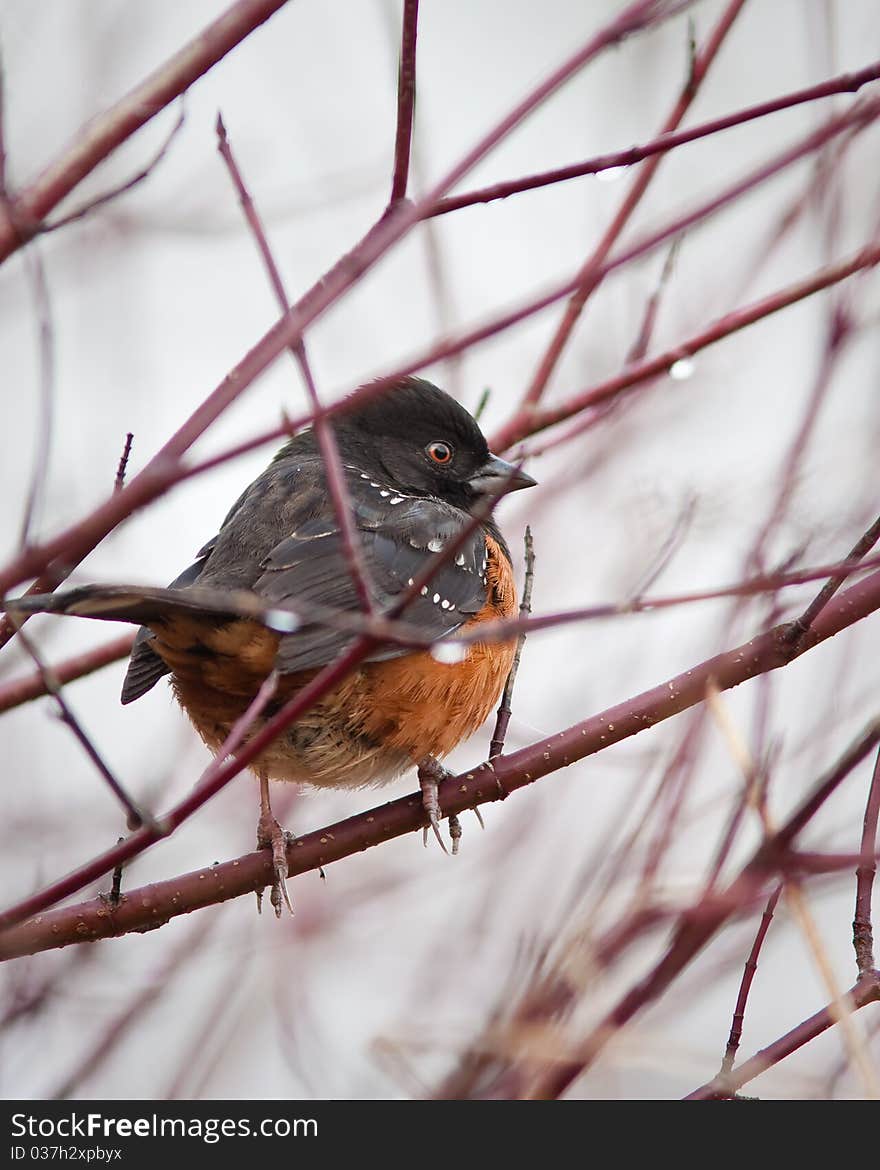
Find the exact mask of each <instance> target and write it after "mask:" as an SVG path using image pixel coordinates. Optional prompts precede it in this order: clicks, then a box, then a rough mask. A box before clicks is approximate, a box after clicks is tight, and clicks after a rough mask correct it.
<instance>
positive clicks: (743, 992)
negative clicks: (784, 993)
mask: <svg viewBox="0 0 880 1170" xmlns="http://www.w3.org/2000/svg"><path fill="white" fill-rule="evenodd" d="M781 893H782V885H781V884H780V885H778V886H777V887H776V889H775V890H774V891H773V893H772V894H771V895H770V897H769V898H768V899H767V905H766V906H765V907H764V913H763V914H762V915H761V921H760V924H759V925H758V932H757V934H756V935H755V940H754V942H753V943H752V949H751V950H750V951H749V957H748V958H747V959H746V965H745V968H744V970H743V974H742V980H741V982H740V985H739V994H738V995H737V997H736V1007H735V1008H734V1010H733V1020H732V1021H731V1024H730V1035H729V1037H728V1039H727V1048H726V1050H725V1052H724V1058H723V1059H722V1061H721V1070H720V1071H719V1073H718V1077H719V1079H720V1078H723V1077H726V1076H728V1075H729V1074H730V1072H731V1071H732V1069H733V1062H734V1061H735V1060H736V1053H737V1050H738V1049H739V1043H740V1040H741V1039H742V1029H743V1021H744V1020H745V1013H746V1004H747V1003H748V999H749V992H750V991H751V988H752V980H753V979H754V978H755V973H756V972H757V970H758V956H759V955H760V953H761V948H762V947H763V945H764V939H765V938H766V937H767V931H768V930H769V929H770V923H771V922H772V921H773V915H774V913H775V911H776V903H777V902H778V901H779V895H780V894H781Z"/></svg>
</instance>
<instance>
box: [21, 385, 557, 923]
mask: <svg viewBox="0 0 880 1170" xmlns="http://www.w3.org/2000/svg"><path fill="white" fill-rule="evenodd" d="M328 422H329V424H330V425H331V426H332V430H333V436H334V439H335V446H336V448H337V451H338V456H339V462H340V464H341V471H342V476H343V478H344V482H345V489H346V494H347V497H348V504H349V506H350V517H351V528H353V530H354V539H355V540H356V542H357V545H358V548H359V559H360V563H361V565H362V571H363V580H364V582H365V583H366V587H367V588H368V590H369V597H370V602H371V607H374V613H380V614H381V613H387V612H394V611H393V609H391V610H390V611H389V607H393V606H394V604H395V602H397V608H398V609H399V611H400V612H399V613H395V615H394V616H396V617H398V618H399V619H400V621H401V622H405V623H406V625H407V627H409V628H410V629H412V628H413V627H414V628H415V631H416V632H418V634H419V635H420V639H421V643H422V644H421V645H418V646H413V645H412V644H410V645H403V644H401V643H399V642H398V643H393V642H384V643H383V642H375V643H374V644H373V646H372V648H371V649H370V650H369V652H368V653H367V654H366V655H365V657H364V658H363V660H362V661H361V662H360V663H359V664H358V665H357V666H355V667H354V669H353V670H352V671H351V672H350V673H349V674H348V675H347V676H346V677H345V678H344V679H343V680H342V681H341V682H339V683H338V684H337V685H335V686H334V687H333V688H332V689H331V690H330V691H329V692H328V693H326V694H324V695H323V697H321V698H320V699H318V701H317V702H315V703H314V704H313V706H312V707H311V708H310V709H309V710H307V711H306V712H305V713H304V714H302V715H301V716H300V718H298V719H297V720H296V721H295V722H294V723H292V724H291V725H289V726H288V727H287V728H286V730H285V731H283V732H282V733H281V734H280V735H279V736H278V737H277V738H276V739H275V740H274V742H273V743H272V744H271V745H270V746H268V747H267V748H266V749H265V750H264V751H263V752H262V753H261V754H260V755H259V756H258V757H257V758H256V760H254V761H253V762H252V764H251V767H252V769H253V770H254V771H255V773H256V775H257V777H258V779H259V781H260V808H261V811H260V818H259V822H258V828H257V845H258V848H271V850H272V857H273V880H272V887H271V900H272V905H273V908H274V910H275V913H276V915H278V916H280V915H281V912H282V902H285V903H286V904H287V906H288V908H290V905H291V903H290V898H289V895H288V892H287V885H286V878H287V863H286V846H287V843H288V842H289V840H290V835H289V834H287V833H285V831H284V830H282V829H281V827H280V825H279V824H278V822H277V820H276V819H275V817H274V815H273V814H272V811H271V804H270V797H269V781H270V780H272V781H276V780H281V781H293V782H295V783H297V784H299V785H304V786H308V787H312V788H324V787H332V788H352V789H356V788H362V787H366V786H373V785H378V784H384V783H388V782H390V781H393V780H395V779H396V778H398V777H399V776H400V775H401V774H402V773H403V772H405V771H407V770H408V769H410V768H411V767H413V766H416V767H418V768H419V777H420V781H421V782H422V787H423V793H424V800H425V806H426V810H427V814H428V817H429V820H430V824H431V825H432V826H433V828H434V831H435V833H436V834H437V836H438V838H439V812H438V804H437V798H436V786H437V779H438V777H439V776H440V775H442V774H443V769H442V766H440V764H439V761H440V760H442V759H443V758H444V757H445V756H446V755H448V754H449V753H450V752H451V751H452V750H453V749H454V748H455V747H457V746H458V744H459V743H461V742H463V741H464V740H465V739H467V738H468V737H469V736H471V735H472V734H473V733H474V732H475V731H476V730H477V729H478V728H479V727H480V726H481V725H482V723H483V722H484V721H485V720H486V718H487V716H488V715H489V713H490V712H491V711H492V709H493V707H494V706H495V704H496V703H497V701H498V698H499V696H500V694H501V691H502V689H503V686H504V683H505V680H506V678H507V675H508V672H509V670H510V667H511V665H512V662H513V657H514V653H515V638H513V637H511V638H510V639H506V640H487V641H485V642H481V641H479V640H476V639H474V637H473V628H474V627H475V626H479V625H480V624H481V623H484V622H494V621H497V620H498V619H510V618H513V617H515V616H516V613H517V607H518V601H517V591H516V585H515V581H514V574H513V566H512V562H511V556H510V551H509V549H508V546H507V544H506V542H505V540H504V537H503V536H502V534H501V532H500V530H499V528H498V526H497V524H496V522H495V520H494V519H493V517H492V515H491V507H492V506H493V504H494V502H496V501H497V499H498V498H499V497H500V496H501V495H502V494H504V493H506V492H508V491H515V490H519V489H522V488H527V487H532V486H534V485H535V483H536V481H535V480H534V479H533V478H532V477H531V476H530V475H528V474H527V473H526V472H525V471H523V470H522V469H521V468H520V467H517V466H514V465H513V464H511V463H508V462H507V461H505V460H503V459H501V458H499V457H498V456H496V455H493V454H492V453H491V452H490V450H489V447H488V444H487V442H486V439H485V437H484V435H483V433H482V431H481V429H480V427H479V425H478V423H477V422H476V421H475V420H474V418H473V417H472V416H471V415H470V414H469V413H468V411H467V410H466V409H465V408H464V407H463V406H462V405H461V404H460V403H459V402H458V401H456V399H454V398H453V397H452V396H451V395H449V394H448V393H446V392H445V391H444V390H441V389H440V388H439V387H437V386H435V385H434V384H432V383H431V382H429V381H427V380H425V379H423V378H417V377H407V378H402V379H399V380H397V381H396V382H394V383H392V384H391V385H390V386H389V387H387V388H386V389H385V390H384V391H381V392H377V393H372V394H366V395H364V394H361V395H358V394H357V393H356V394H355V395H354V397H353V401H352V404H351V406H350V407H349V408H348V409H347V410H345V411H343V412H340V413H338V414H335V415H332V416H330V418H329V419H328ZM348 539H349V541H350V540H351V537H350V536H349V538H348ZM450 543H455V544H457V547H456V549H455V551H454V555H449V556H448V557H447V559H446V560H445V561H444V563H442V565H441V567H440V568H439V569H438V570H437V572H436V573H435V574H434V575H433V576H432V577H431V578H430V580H428V581H427V582H426V583H425V584H422V585H421V586H420V587H416V588H414V582H416V578H417V577H418V576H419V574H420V573H423V572H424V570H425V567H426V565H428V564H429V563H430V562H431V561H432V560H433V559H434V558H435V557H436V558H437V560H438V561H439V560H440V559H441V558H440V556H438V554H442V552H443V550H444V549H445V548H446V547H447V545H448V544H450ZM351 557H352V554H351V547H350V544H349V545H347V544H346V534H345V532H344V531H343V526H342V525H341V523H340V520H339V516H338V512H337V507H336V505H335V504H334V502H333V499H332V496H331V493H330V491H329V489H328V473H327V471H326V468H325V462H324V458H323V456H322V453H321V447H320V442H319V436H318V435H317V434H316V431H315V428H314V426H310V427H308V428H307V429H305V430H303V431H301V432H299V433H298V434H295V435H294V436H293V437H292V438H290V439H289V440H288V441H287V442H286V443H285V444H284V446H283V447H282V448H281V449H280V450H279V451H278V453H277V454H276V455H275V457H274V458H273V459H272V461H271V462H270V464H269V465H268V467H267V468H266V469H265V470H264V471H263V472H262V473H261V474H260V475H259V476H257V478H256V479H255V480H254V481H253V482H252V483H251V484H250V485H249V486H248V487H247V488H245V490H244V491H243V492H242V493H241V495H240V496H239V498H238V499H237V500H236V501H235V503H234V504H233V505H232V507H231V508H230V509H229V511H228V513H227V515H226V518H225V519H224V521H223V523H222V524H221V525H220V528H219V530H218V532H217V534H216V535H215V536H213V537H212V538H211V539H210V540H208V541H207V542H206V543H205V544H204V545H203V546H202V547H201V549H200V550H199V552H198V553H197V554H196V559H195V561H194V563H193V564H192V565H190V566H189V567H188V568H187V569H185V570H184V572H183V573H181V574H180V575H179V576H178V577H177V578H175V580H174V581H172V583H171V584H170V586H168V588H167V589H139V588H137V587H128V586H110V585H85V586H80V587H78V588H74V589H70V590H66V591H63V592H59V593H56V594H51V595H42V596H41V595H36V596H29V597H25V598H22V599H19V601H18V608H19V609H20V611H23V612H31V613H33V612H54V613H67V614H74V615H78V616H83V617H93V618H100V619H103V620H113V621H126V622H131V623H133V624H137V625H139V626H140V628H139V630H138V632H137V635H136V637H135V640H134V644H133V648H132V651H131V656H130V659H129V662H128V668H127V671H126V674H125V679H124V682H123V686H122V695H121V700H122V703H123V704H129V703H132V702H134V701H135V700H136V699H139V698H141V697H142V696H143V695H145V694H147V692H148V691H150V690H152V688H153V687H154V686H155V685H156V684H157V683H158V682H159V680H160V679H162V678H163V677H165V676H166V675H167V676H170V682H171V688H172V691H173V693H174V696H175V698H176V699H177V701H178V702H179V704H180V706H181V707H182V708H183V710H184V711H185V712H186V714H187V715H188V716H189V719H190V720H191V722H192V724H193V726H194V727H195V730H196V731H197V732H198V734H199V735H200V737H201V738H202V740H203V741H204V743H205V744H206V746H207V747H208V748H209V749H210V750H211V751H212V752H215V753H216V752H217V751H218V750H219V749H220V748H221V746H222V745H223V743H224V741H225V740H226V738H227V736H228V734H229V732H230V730H231V729H232V727H233V725H234V724H235V723H236V721H237V720H239V719H240V718H241V717H242V716H243V714H244V713H245V712H246V711H247V709H248V707H249V705H250V704H251V703H252V702H253V700H254V698H255V696H256V695H257V693H258V692H259V691H260V688H261V686H262V685H263V684H264V682H265V680H266V679H267V677H269V676H270V675H272V676H273V679H274V681H275V686H276V689H275V692H274V693H273V694H272V696H271V699H270V700H269V702H268V703H267V704H266V705H265V706H264V707H263V709H262V711H261V712H260V714H259V716H258V717H257V718H256V719H255V720H254V722H253V724H252V726H251V728H250V729H249V733H248V734H249V735H253V734H255V733H257V732H258V731H259V730H260V728H261V727H262V726H264V725H265V722H266V721H267V720H268V719H269V718H271V716H272V715H273V714H275V713H277V711H278V710H279V709H280V708H281V706H283V705H284V703H285V702H287V701H288V700H289V699H290V698H291V697H292V696H294V695H295V694H297V693H298V692H299V691H301V689H302V688H303V687H304V686H305V685H307V683H308V682H309V681H310V680H311V679H313V678H314V677H315V675H316V674H317V673H318V672H319V671H320V670H321V669H322V668H323V667H325V666H327V665H328V664H329V663H331V662H333V661H334V660H336V659H338V658H339V656H340V655H341V654H343V653H344V652H345V651H346V650H348V649H349V648H350V647H351V646H352V645H353V643H354V642H355V640H356V639H357V637H358V630H357V628H356V626H357V623H356V622H353V621H351V620H349V621H345V620H341V621H335V622H334V621H333V620H332V617H333V615H338V616H339V617H340V618H342V619H345V618H349V619H350V618H352V617H357V616H358V615H360V614H363V588H364V585H363V584H362V585H361V586H360V588H359V586H358V582H357V580H356V578H355V576H354V575H353V572H352V569H351ZM417 585H418V582H416V586H417ZM407 591H409V593H410V594H413V595H412V596H411V597H407ZM225 597H228V598H230V602H229V604H228V606H227V605H225V604H224V603H223V598H225ZM218 599H219V600H218ZM209 600H210V604H208V601H209ZM245 600H248V601H251V602H252V603H253V606H252V607H251V608H249V606H248V605H246V604H245ZM402 602H403V603H404V604H401V603H402ZM6 605H7V608H9V609H14V608H15V606H16V602H9V601H7V603H6ZM252 609H253V615H254V616H251V610H252ZM267 614H268V617H267ZM328 614H329V615H330V617H328V616H327V615H328ZM261 617H262V619H263V620H260V618H261ZM463 631H470V632H471V633H470V634H469V637H468V640H467V641H463V642H462V643H461V645H460V646H459V647H456V646H455V645H454V642H453V643H452V652H450V651H449V645H448V640H449V639H450V637H452V638H454V636H455V635H456V634H457V633H459V632H463ZM437 639H444V640H446V641H444V643H442V646H443V652H441V651H440V650H439V649H438V647H437V646H433V643H434V642H435V640H437ZM426 832H427V827H426ZM441 844H442V839H441ZM258 902H259V895H258Z"/></svg>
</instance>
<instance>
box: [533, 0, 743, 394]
mask: <svg viewBox="0 0 880 1170" xmlns="http://www.w3.org/2000/svg"><path fill="white" fill-rule="evenodd" d="M745 3H746V0H730V2H729V3H728V5H727V7H726V8H725V10H724V12H723V14H722V16H721V19H720V20H719V21H718V24H717V25H716V27H715V29H714V31H713V32H712V34H711V36H710V37H709V40H708V42H707V43H706V46H705V47H704V48H703V50H702V51H701V52H700V54H699V56H698V57H697V58H696V60H694V61H693V62H692V67H691V69H690V70H689V73H688V77H687V80H686V81H685V84H684V87H683V89H682V91H681V93H680V94H679V97H678V100H677V101H676V103H675V105H674V106H673V107H672V110H671V111H670V113H669V115H668V117H667V118H666V121H665V122H664V123H663V129H662V131H661V134H669V133H671V132H672V131H673V130H675V129H676V127H677V126H678V125H679V124H680V122H681V120H682V118H684V116H685V114H686V113H687V112H688V110H689V109H690V106H691V103H692V102H693V100H694V98H695V97H696V96H697V93H698V91H699V89H700V85H701V84H702V82H703V79H704V78H705V76H706V74H707V73H708V72H709V69H710V68H711V65H712V62H713V61H714V60H715V58H716V57H717V55H718V53H719V51H720V49H721V46H722V44H723V43H724V41H725V39H726V37H727V34H728V33H729V32H730V29H731V28H732V26H733V23H734V21H735V20H736V18H737V17H738V16H739V14H740V12H741V11H742V9H743V6H744V5H745ZM661 161H662V155H660V154H655V155H654V156H653V157H652V158H651V159H649V160H648V162H647V163H646V165H645V166H644V167H642V168H641V169H640V170H639V172H638V174H637V175H636V177H635V179H634V180H633V183H632V185H631V186H630V188H629V190H628V191H627V193H626V197H625V198H624V200H623V203H622V204H621V205H620V208H619V209H618V212H617V215H615V217H614V219H613V220H612V221H611V223H610V224H609V226H608V228H607V230H606V231H605V233H604V235H603V236H602V238H601V240H600V241H599V243H598V244H597V245H596V247H595V248H594V249H593V251H592V252H591V253H590V255H589V256H588V257H587V259H586V260H585V261H584V263H583V265H582V266H581V268H580V271H579V272H578V274H577V278H576V282H575V289H574V292H573V293H572V295H571V298H570V299H569V302H568V304H567V305H566V306H565V312H564V313H563V315H562V320H561V321H560V322H559V325H558V326H557V329H556V332H555V333H554V334H553V337H552V338H551V340H550V344H549V345H548V346H547V349H546V350H545V351H544V354H543V356H542V358H541V361H540V363H539V364H538V368H537V370H536V371H535V374H534V377H533V378H532V381H531V383H530V385H529V387H528V389H527V390H526V393H525V395H524V396H523V400H522V403H521V406H520V411H521V412H523V413H528V412H529V410H530V409H532V408H533V407H534V405H535V403H536V402H537V401H538V400H539V398H540V397H541V395H542V394H543V393H544V390H545V389H546V388H547V383H548V382H549V381H550V377H551V375H552V373H553V371H554V370H555V369H556V366H557V364H558V362H559V359H560V357H561V356H562V351H563V350H564V349H565V346H566V345H567V344H568V340H569V338H570V337H571V334H572V331H573V330H574V327H575V325H576V324H577V322H578V320H579V318H580V315H581V313H582V312H583V309H584V305H585V304H586V303H587V301H588V299H589V298H590V296H591V295H592V293H593V292H594V291H595V289H596V288H597V286H598V283H599V282H598V280H597V279H596V273H597V271H598V269H600V268H601V267H602V265H603V264H604V262H605V260H606V259H607V257H608V255H609V253H610V252H611V249H612V248H613V247H614V245H615V244H616V243H617V241H618V239H619V238H620V235H621V233H622V232H623V230H624V228H625V227H626V225H627V223H629V221H630V219H631V218H632V216H633V213H634V212H635V210H636V208H637V207H638V205H639V204H640V203H641V201H642V198H643V196H644V194H645V192H646V191H647V189H648V186H649V185H650V183H651V180H652V179H653V178H654V175H655V174H656V173H657V168H658V167H659V166H660V163H661Z"/></svg>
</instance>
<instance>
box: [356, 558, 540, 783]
mask: <svg viewBox="0 0 880 1170" xmlns="http://www.w3.org/2000/svg"><path fill="white" fill-rule="evenodd" d="M486 547H487V553H488V555H487V564H486V589H487V596H486V603H485V605H484V606H483V608H482V609H481V610H480V612H479V613H478V614H477V615H476V617H474V618H472V619H471V620H470V621H469V622H468V623H466V625H465V626H464V627H463V628H464V629H466V630H470V629H471V628H472V627H473V626H475V625H479V624H480V623H481V622H486V621H495V620H497V619H502V618H511V617H514V616H515V615H516V610H517V599H516V585H515V583H514V579H513V569H512V567H511V564H510V561H509V560H508V559H507V557H506V556H505V555H504V553H503V552H502V551H501V549H500V548H499V547H498V545H497V544H496V542H495V541H494V540H493V539H492V538H491V537H489V536H487V537H486ZM462 649H463V650H464V651H465V656H464V657H463V658H462V660H461V661H460V662H438V661H437V660H436V659H435V658H434V657H432V655H431V654H430V652H428V651H422V652H420V653H417V654H407V655H405V656H403V657H401V658H392V659H391V660H390V661H388V662H375V663H370V664H368V665H367V666H366V667H365V668H364V670H363V672H362V673H363V675H364V676H365V683H366V686H365V688H364V702H365V703H366V704H367V706H368V708H369V710H368V712H367V713H366V714H365V718H364V727H365V729H366V731H367V733H368V734H369V735H372V736H376V737H381V738H382V739H383V741H384V742H385V743H386V744H387V745H388V746H389V747H391V748H394V749H397V750H401V751H405V752H407V754H408V755H409V756H410V758H411V759H413V760H419V759H422V758H423V757H424V756H427V755H431V756H445V755H448V754H449V752H451V751H452V750H453V748H455V747H457V746H458V744H459V743H461V742H462V740H464V739H467V737H468V736H470V735H473V733H474V732H475V731H476V730H477V728H478V727H480V726H482V724H483V723H484V722H485V720H486V718H487V717H488V715H489V713H490V712H491V710H492V708H493V707H494V705H495V704H496V703H497V701H498V699H499V697H500V695H501V691H502V689H503V687H504V682H505V680H506V678H507V675H508V673H509V671H510V667H511V665H512V663H513V656H514V652H515V650H516V642H515V640H513V641H510V642H472V643H465V644H464V645H463V646H462Z"/></svg>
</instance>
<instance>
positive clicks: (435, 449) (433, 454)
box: [425, 439, 453, 464]
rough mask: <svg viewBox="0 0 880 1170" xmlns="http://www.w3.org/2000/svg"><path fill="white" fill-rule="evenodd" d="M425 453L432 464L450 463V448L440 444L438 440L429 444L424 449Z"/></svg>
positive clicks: (447, 445)
mask: <svg viewBox="0 0 880 1170" xmlns="http://www.w3.org/2000/svg"><path fill="white" fill-rule="evenodd" d="M425 453H426V454H427V456H428V458H429V459H431V460H433V461H434V463H441V464H444V463H451V462H452V454H453V452H452V448H451V447H450V446H449V444H448V443H444V442H441V440H439V439H435V440H434V442H433V443H429V444H428V445H427V447H426V448H425Z"/></svg>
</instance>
